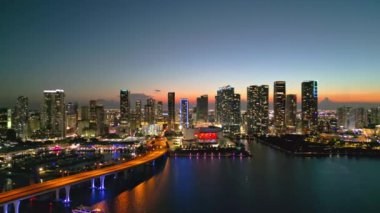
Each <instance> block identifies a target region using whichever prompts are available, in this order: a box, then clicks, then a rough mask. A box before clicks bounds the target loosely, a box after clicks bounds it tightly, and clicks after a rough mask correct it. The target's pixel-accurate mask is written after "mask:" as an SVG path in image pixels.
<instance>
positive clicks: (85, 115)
mask: <svg viewBox="0 0 380 213" xmlns="http://www.w3.org/2000/svg"><path fill="white" fill-rule="evenodd" d="M89 113H90V108H89V107H88V106H81V108H80V120H82V121H89V120H90V114H89Z"/></svg>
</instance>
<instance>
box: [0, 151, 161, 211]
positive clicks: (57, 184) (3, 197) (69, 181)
mask: <svg viewBox="0 0 380 213" xmlns="http://www.w3.org/2000/svg"><path fill="white" fill-rule="evenodd" d="M166 152H167V149H166V148H165V149H159V150H155V151H152V152H151V153H149V154H147V155H144V156H142V157H138V158H136V159H133V160H131V161H128V162H125V163H121V164H118V165H115V166H110V167H106V168H102V169H97V170H92V171H88V172H82V173H79V174H75V175H71V176H67V177H62V178H57V179H54V180H49V181H46V182H43V183H37V184H33V185H29V186H25V187H22V188H18V189H14V190H11V191H8V192H4V193H0V205H4V204H7V203H10V202H13V201H16V200H22V199H26V198H29V197H33V196H36V195H40V194H44V193H47V192H50V191H54V190H56V189H59V188H63V187H65V186H68V185H74V184H77V183H80V182H84V181H87V180H91V179H92V178H97V177H100V176H104V175H109V174H113V173H116V172H120V171H123V170H125V169H129V168H133V167H136V166H139V165H142V164H145V163H149V162H151V161H153V160H155V159H157V158H159V157H161V156H163V155H164V154H165V153H166Z"/></svg>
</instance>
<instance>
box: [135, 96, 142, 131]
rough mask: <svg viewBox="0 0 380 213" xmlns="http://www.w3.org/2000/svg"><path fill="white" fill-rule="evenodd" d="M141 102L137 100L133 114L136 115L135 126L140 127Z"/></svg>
mask: <svg viewBox="0 0 380 213" xmlns="http://www.w3.org/2000/svg"><path fill="white" fill-rule="evenodd" d="M141 107H142V106H141V100H137V101H136V103H135V114H136V126H137V127H140V126H141V121H142V112H141V111H142V108H141Z"/></svg>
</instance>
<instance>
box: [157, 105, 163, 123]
mask: <svg viewBox="0 0 380 213" xmlns="http://www.w3.org/2000/svg"><path fill="white" fill-rule="evenodd" d="M163 113H164V105H163V103H162V101H158V102H157V108H156V121H162V119H163Z"/></svg>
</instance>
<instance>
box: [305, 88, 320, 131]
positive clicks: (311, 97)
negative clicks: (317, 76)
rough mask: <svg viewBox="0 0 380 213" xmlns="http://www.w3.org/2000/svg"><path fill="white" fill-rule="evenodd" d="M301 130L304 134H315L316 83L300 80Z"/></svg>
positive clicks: (316, 109)
mask: <svg viewBox="0 0 380 213" xmlns="http://www.w3.org/2000/svg"><path fill="white" fill-rule="evenodd" d="M301 108H302V114H301V119H302V130H303V133H304V134H315V133H317V130H318V83H317V81H304V82H302V107H301Z"/></svg>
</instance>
